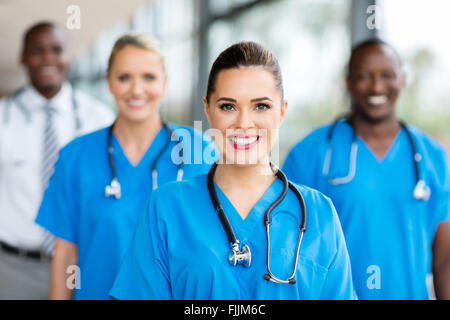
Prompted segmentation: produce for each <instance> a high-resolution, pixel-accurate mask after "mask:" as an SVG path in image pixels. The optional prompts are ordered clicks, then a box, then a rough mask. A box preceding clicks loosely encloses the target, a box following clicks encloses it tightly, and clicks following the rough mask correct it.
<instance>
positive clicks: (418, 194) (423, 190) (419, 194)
mask: <svg viewBox="0 0 450 320" xmlns="http://www.w3.org/2000/svg"><path fill="white" fill-rule="evenodd" d="M413 197H414V199H417V200H423V201H428V199H429V198H430V188H429V187H428V186H427V185H426V183H425V181H423V180H419V181H418V182H417V184H416V186H415V187H414V191H413Z"/></svg>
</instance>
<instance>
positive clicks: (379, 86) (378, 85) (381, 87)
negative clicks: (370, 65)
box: [371, 76, 386, 93]
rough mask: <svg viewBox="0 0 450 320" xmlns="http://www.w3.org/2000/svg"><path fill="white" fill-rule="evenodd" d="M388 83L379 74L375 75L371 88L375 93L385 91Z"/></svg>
mask: <svg viewBox="0 0 450 320" xmlns="http://www.w3.org/2000/svg"><path fill="white" fill-rule="evenodd" d="M385 88H386V85H385V83H384V81H383V79H381V77H379V76H374V77H373V78H372V83H371V89H372V92H373V93H384V92H385Z"/></svg>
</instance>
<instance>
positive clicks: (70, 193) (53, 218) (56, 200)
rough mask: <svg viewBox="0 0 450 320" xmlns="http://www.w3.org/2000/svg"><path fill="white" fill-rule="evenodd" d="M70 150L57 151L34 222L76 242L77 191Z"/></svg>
mask: <svg viewBox="0 0 450 320" xmlns="http://www.w3.org/2000/svg"><path fill="white" fill-rule="evenodd" d="M70 156H71V150H70V149H66V148H63V149H62V150H61V151H60V152H59V157H58V160H57V162H56V164H55V169H54V172H53V174H52V176H51V178H50V180H49V185H48V187H47V189H46V191H45V193H44V197H43V199H42V202H41V205H40V208H39V211H38V214H37V217H36V220H35V222H36V223H37V224H39V225H40V226H42V227H43V228H44V229H46V230H47V231H49V232H50V233H51V234H53V235H54V236H56V237H58V238H61V239H64V240H66V241H69V242H72V243H77V242H78V231H77V211H78V210H77V205H78V201H76V200H75V199H77V195H76V194H77V192H76V190H75V188H76V184H75V183H74V181H75V179H74V177H73V176H72V175H73V170H71V168H70V163H69V162H70V161H69V159H70Z"/></svg>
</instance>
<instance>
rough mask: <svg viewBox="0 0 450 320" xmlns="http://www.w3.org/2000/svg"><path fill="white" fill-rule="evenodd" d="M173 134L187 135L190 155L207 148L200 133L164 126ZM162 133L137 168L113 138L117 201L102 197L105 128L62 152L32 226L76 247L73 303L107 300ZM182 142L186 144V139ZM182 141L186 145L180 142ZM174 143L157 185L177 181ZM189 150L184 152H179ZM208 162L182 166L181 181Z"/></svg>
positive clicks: (106, 176)
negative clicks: (118, 190) (76, 278)
mask: <svg viewBox="0 0 450 320" xmlns="http://www.w3.org/2000/svg"><path fill="white" fill-rule="evenodd" d="M169 126H170V127H171V129H172V130H176V129H181V130H184V132H190V135H191V139H190V145H187V144H186V148H190V149H191V150H190V152H191V155H190V156H191V157H192V159H194V151H195V152H199V151H200V150H199V149H197V150H196V149H194V146H195V145H197V147H198V145H200V146H202V150H203V151H204V150H205V148H206V147H207V146H210V145H209V144H208V143H207V142H206V139H203V138H202V133H200V132H197V131H194V129H192V128H189V127H182V126H178V125H174V124H169ZM167 139H169V136H168V132H167V130H166V129H165V128H164V127H162V128H161V130H160V131H159V132H158V133H157V135H156V136H155V138H154V140H153V142H152V144H151V145H150V147H149V148H148V150H147V151H146V153H145V154H144V155H143V157H142V159H141V160H140V162H139V164H137V165H136V166H134V165H132V164H131V163H130V162H129V161H128V159H127V158H126V156H125V154H124V152H123V150H122V148H121V146H120V144H119V142H118V140H117V139H116V137H115V136H114V135H113V136H112V142H111V143H112V147H113V157H114V164H115V167H116V174H117V179H118V181H119V182H120V184H121V191H122V197H121V198H120V199H116V198H115V197H105V187H106V186H107V185H109V184H110V182H111V179H112V173H111V167H110V163H109V160H108V152H107V145H108V128H105V129H102V130H99V131H96V132H94V133H91V134H88V135H85V136H82V137H79V138H77V139H75V140H74V141H72V142H71V143H69V144H68V145H67V146H66V147H65V148H63V149H62V150H61V152H60V154H59V159H58V161H57V163H56V166H55V172H54V174H53V176H52V177H51V179H50V183H49V187H48V189H47V190H46V192H45V195H44V199H43V201H42V204H41V207H40V210H39V213H38V217H37V219H36V222H37V223H38V224H40V225H41V226H43V227H44V228H45V229H47V230H48V231H49V232H51V233H52V234H54V235H55V236H56V237H59V238H61V239H64V240H66V241H69V242H72V243H75V244H76V245H77V247H78V267H79V270H80V272H79V275H80V280H81V288H80V289H75V290H74V296H73V298H74V299H109V295H108V292H109V290H110V289H111V287H112V284H113V280H114V278H115V276H116V273H117V271H118V268H119V265H120V262H121V260H122V258H123V255H124V253H125V251H126V248H127V247H128V245H129V242H130V240H131V239H132V235H133V231H134V229H135V227H136V223H137V221H138V217H139V216H140V215H141V214H142V213H143V212H145V208H146V203H147V200H148V197H149V196H150V195H151V193H152V176H151V166H152V164H153V161H154V160H155V157H156V155H157V154H158V153H159V152H160V151H161V150H162V149H163V147H164V146H165V144H166V142H167ZM186 141H187V140H186ZM183 143H185V142H183ZM177 145H178V142H177V141H172V142H171V143H170V145H169V147H168V148H167V149H166V150H165V151H164V153H163V154H162V156H161V157H160V158H159V160H158V162H157V165H156V169H157V171H158V185H159V186H161V185H163V184H164V183H167V182H169V181H174V180H176V178H177V169H178V166H177V165H176V164H174V163H173V162H172V160H171V153H172V150H173V149H174V148H175V146H177ZM184 151H186V152H187V151H188V150H184ZM210 167H211V164H207V163H202V164H194V161H191V164H184V165H183V170H184V178H189V177H194V176H197V175H199V174H201V173H205V172H207V171H208V170H209V168H210Z"/></svg>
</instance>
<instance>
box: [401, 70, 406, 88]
mask: <svg viewBox="0 0 450 320" xmlns="http://www.w3.org/2000/svg"><path fill="white" fill-rule="evenodd" d="M400 85H401V88H402V89H403V88H405V86H406V73H405V72H404V71H403V70H402V71H401V73H400Z"/></svg>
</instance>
